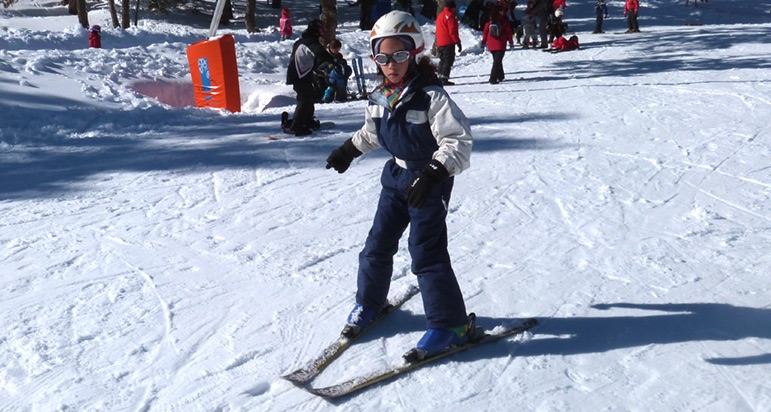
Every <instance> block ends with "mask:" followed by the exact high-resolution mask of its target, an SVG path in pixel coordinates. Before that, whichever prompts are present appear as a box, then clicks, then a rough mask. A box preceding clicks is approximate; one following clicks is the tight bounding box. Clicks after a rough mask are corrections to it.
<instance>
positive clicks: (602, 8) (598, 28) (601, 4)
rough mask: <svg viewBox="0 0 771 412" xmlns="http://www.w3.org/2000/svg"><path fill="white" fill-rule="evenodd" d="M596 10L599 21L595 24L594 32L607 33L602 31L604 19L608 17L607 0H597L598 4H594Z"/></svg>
mask: <svg viewBox="0 0 771 412" xmlns="http://www.w3.org/2000/svg"><path fill="white" fill-rule="evenodd" d="M594 12H595V13H597V21H596V23H595V24H594V31H593V32H592V33H593V34H600V33H605V32H604V31H602V21H603V20H604V19H606V18H608V6H607V5H605V0H597V4H595V5H594Z"/></svg>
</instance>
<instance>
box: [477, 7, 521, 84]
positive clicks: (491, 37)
mask: <svg viewBox="0 0 771 412" xmlns="http://www.w3.org/2000/svg"><path fill="white" fill-rule="evenodd" d="M507 43H508V46H509V47H514V38H513V35H512V33H511V26H510V25H509V20H508V19H507V18H506V17H505V16H504V15H503V13H502V11H501V8H500V7H499V6H498V5H495V6H493V9H492V13H491V15H490V21H488V22H487V24H485V28H484V30H483V32H482V48H484V47H485V46H487V50H489V51H490V54H492V55H493V68H492V69H491V70H490V80H489V81H490V84H498V83H500V82H502V81H503V78H504V77H505V75H504V72H503V57H504V55H505V54H506V44H507Z"/></svg>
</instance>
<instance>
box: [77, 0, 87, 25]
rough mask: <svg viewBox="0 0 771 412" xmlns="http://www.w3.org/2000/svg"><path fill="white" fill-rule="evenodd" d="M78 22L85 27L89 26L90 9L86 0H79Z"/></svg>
mask: <svg viewBox="0 0 771 412" xmlns="http://www.w3.org/2000/svg"><path fill="white" fill-rule="evenodd" d="M78 22H80V25H81V26H83V27H84V28H88V27H89V24H88V9H87V8H86V0H78Z"/></svg>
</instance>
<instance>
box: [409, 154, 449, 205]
mask: <svg viewBox="0 0 771 412" xmlns="http://www.w3.org/2000/svg"><path fill="white" fill-rule="evenodd" d="M448 177H450V172H448V171H447V168H445V167H444V165H443V164H441V163H439V161H438V160H432V161H431V162H429V163H428V164H427V165H426V167H424V168H423V170H421V171H420V173H418V175H417V176H415V177H414V178H413V179H412V181H411V182H410V184H409V185H408V186H407V203H409V205H410V206H412V207H414V208H416V209H420V208H421V207H423V205H425V204H426V200H428V198H429V197H430V196H431V192H433V191H434V188H435V187H436V185H438V184H439V183H441V182H443V181H444V180H445V179H447V178H448Z"/></svg>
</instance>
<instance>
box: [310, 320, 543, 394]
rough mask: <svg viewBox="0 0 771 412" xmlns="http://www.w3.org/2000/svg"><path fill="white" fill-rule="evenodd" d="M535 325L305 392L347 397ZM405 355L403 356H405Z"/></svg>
mask: <svg viewBox="0 0 771 412" xmlns="http://www.w3.org/2000/svg"><path fill="white" fill-rule="evenodd" d="M537 324H538V320H536V319H527V320H525V321H524V322H523V323H522V324H521V325H520V326H518V327H514V328H511V329H507V330H504V331H502V332H501V331H497V330H496V331H493V332H482V333H480V334H478V335H476V336H475V337H473V338H472V339H471V340H469V341H468V342H466V343H464V344H461V345H457V346H452V347H450V348H447V349H445V350H443V351H441V352H439V353H437V354H435V355H433V356H428V357H426V358H424V359H421V360H416V361H414V362H409V361H407V360H406V359H405V362H404V363H403V364H401V365H398V366H394V367H393V368H391V369H388V370H385V371H379V372H375V373H372V374H369V375H364V376H359V377H356V378H353V379H350V380H347V381H345V382H342V383H339V384H337V385H332V386H328V387H325V388H307V390H308V391H309V392H311V393H313V394H315V395H318V396H321V397H324V398H338V397H341V396H345V395H349V394H351V393H354V392H356V391H359V390H362V389H365V388H367V387H369V386H372V385H374V384H376V383H378V382H381V381H384V380H386V379H389V378H392V377H394V376H396V375H400V374H403V373H405V372H409V371H411V370H413V369H417V368H419V367H421V366H424V365H426V364H428V363H430V362H433V361H435V360H438V359H442V358H444V357H446V356H450V355H453V354H456V353H458V352H463V351H465V350H468V349H471V348H473V347H476V346H479V345H483V344H485V343H490V342H495V341H497V340H499V339H502V338H505V337H507V336H513V335H519V334H522V333H525V332H526V331H528V330H530V329H532V328H533V327H535V326H536V325H537ZM478 329H479V328H477V330H478ZM496 329H497V328H496ZM410 352H411V351H410ZM410 352H408V353H407V354H409V353H410ZM407 354H405V356H406V355H407Z"/></svg>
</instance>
